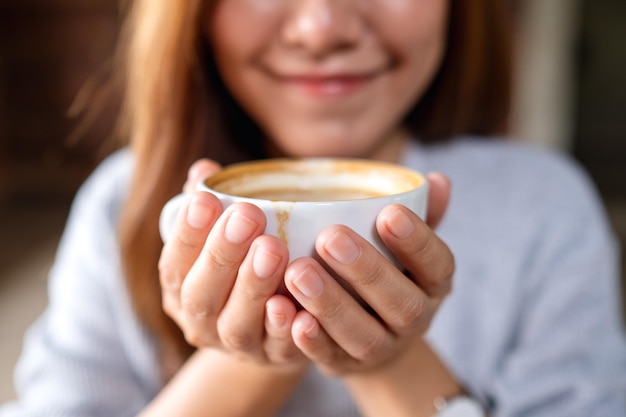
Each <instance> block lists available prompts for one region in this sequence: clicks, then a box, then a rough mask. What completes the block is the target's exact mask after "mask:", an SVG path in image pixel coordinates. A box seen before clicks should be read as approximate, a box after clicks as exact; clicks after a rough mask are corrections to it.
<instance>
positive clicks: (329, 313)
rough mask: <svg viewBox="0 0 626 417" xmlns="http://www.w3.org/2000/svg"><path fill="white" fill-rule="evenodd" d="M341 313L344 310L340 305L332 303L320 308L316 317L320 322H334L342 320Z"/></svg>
mask: <svg viewBox="0 0 626 417" xmlns="http://www.w3.org/2000/svg"><path fill="white" fill-rule="evenodd" d="M343 312H344V309H343V308H342V305H341V304H340V303H333V304H331V305H328V306H324V308H321V309H320V311H319V313H317V314H316V315H317V316H318V320H319V321H320V322H334V321H338V320H341V319H342V315H343Z"/></svg>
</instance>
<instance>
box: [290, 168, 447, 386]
mask: <svg viewBox="0 0 626 417" xmlns="http://www.w3.org/2000/svg"><path fill="white" fill-rule="evenodd" d="M428 180H429V183H430V194H429V212H428V214H427V221H426V222H425V221H423V220H422V219H420V218H419V217H418V216H416V215H415V214H414V213H412V212H411V211H410V210H408V209H406V208H405V207H403V206H399V205H392V206H389V207H386V208H385V209H384V210H383V211H382V212H381V213H380V215H379V216H378V219H377V224H376V227H377V230H378V233H379V235H380V237H381V239H382V240H383V242H384V243H385V245H386V246H387V247H388V248H389V249H390V250H391V251H392V252H393V253H394V254H395V256H396V258H397V259H398V261H399V262H400V264H401V265H402V267H403V268H404V269H403V270H401V269H398V268H397V267H396V266H395V265H394V264H393V263H391V262H390V261H388V260H387V259H386V258H385V257H384V256H383V255H382V254H381V253H380V252H378V251H377V250H376V249H375V248H374V247H373V246H372V245H371V244H369V243H368V242H367V241H366V240H365V239H364V238H362V237H361V236H359V235H358V234H356V233H355V232H353V231H352V230H350V229H349V228H347V227H345V226H339V225H337V226H332V227H330V228H328V229H326V230H324V231H323V232H322V233H321V234H320V236H319V237H318V239H317V242H316V249H317V252H318V254H319V256H320V258H321V260H314V259H312V258H301V259H298V260H296V261H294V262H293V263H292V264H291V265H290V266H289V267H288V269H287V272H286V274H285V283H286V286H287V288H288V290H289V292H290V293H291V294H292V295H293V296H294V297H295V299H296V300H297V301H298V302H299V303H300V304H301V305H302V307H303V309H302V310H301V311H300V312H298V314H297V316H296V318H295V320H294V322H293V325H292V336H293V339H294V342H295V344H296V345H297V346H298V347H299V348H300V350H301V351H302V352H304V354H305V355H306V356H308V357H309V358H310V359H311V360H312V361H313V362H315V363H316V364H317V365H318V367H319V368H320V369H321V370H322V371H324V372H326V373H329V374H333V375H349V374H354V373H359V372H364V371H370V370H374V369H376V368H379V367H382V366H385V364H387V363H390V362H392V361H394V359H396V358H400V357H402V356H403V353H404V352H406V351H407V349H408V347H409V346H414V342H415V341H416V340H417V338H421V336H422V335H423V334H424V333H425V332H426V330H427V329H428V326H429V324H430V322H431V320H432V318H433V315H434V314H435V312H436V310H437V308H438V306H439V304H440V303H441V301H442V300H443V298H444V297H445V296H446V295H447V294H448V293H449V291H450V289H451V282H452V274H453V272H454V258H453V255H452V253H451V251H450V249H449V248H448V246H447V245H446V244H445V243H444V242H443V241H442V240H441V239H439V237H438V236H437V235H436V234H435V233H434V231H433V228H434V227H435V226H436V224H437V223H438V222H439V220H440V219H441V217H442V216H443V213H444V212H445V209H446V208H447V204H448V198H449V191H450V183H449V181H448V179H447V178H446V177H445V176H443V175H440V174H430V175H429V176H428ZM342 282H343V283H344V284H347V285H342Z"/></svg>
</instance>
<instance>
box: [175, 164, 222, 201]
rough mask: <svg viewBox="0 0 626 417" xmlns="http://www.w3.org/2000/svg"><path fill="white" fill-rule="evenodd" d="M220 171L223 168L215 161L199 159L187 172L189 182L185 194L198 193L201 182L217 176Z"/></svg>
mask: <svg viewBox="0 0 626 417" xmlns="http://www.w3.org/2000/svg"><path fill="white" fill-rule="evenodd" d="M220 169H222V167H221V166H220V164H218V163H217V162H215V161H211V160H210V159H206V158H204V159H198V160H197V161H196V162H194V163H193V164H191V167H190V168H189V171H187V181H185V185H184V186H183V191H184V192H185V193H191V192H193V191H196V187H197V185H198V183H199V182H200V181H202V180H204V179H205V178H206V177H208V176H210V175H213V174H215V173H216V172H217V171H219V170H220Z"/></svg>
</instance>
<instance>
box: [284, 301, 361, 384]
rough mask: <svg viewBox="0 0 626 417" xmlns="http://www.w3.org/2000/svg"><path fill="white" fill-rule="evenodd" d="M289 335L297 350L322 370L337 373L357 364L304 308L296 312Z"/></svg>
mask: <svg viewBox="0 0 626 417" xmlns="http://www.w3.org/2000/svg"><path fill="white" fill-rule="evenodd" d="M291 337H292V339H293V343H294V344H295V345H296V346H297V348H298V349H299V351H300V352H302V353H303V354H304V355H305V356H306V357H307V358H309V359H310V360H311V361H313V362H315V364H316V365H317V366H318V368H320V369H321V370H322V371H323V372H326V373H330V374H339V373H341V371H342V370H345V369H346V368H350V367H351V366H356V365H357V364H358V361H357V360H356V359H354V358H353V357H351V356H350V355H348V354H347V353H346V351H344V350H343V349H342V348H341V347H339V345H337V343H336V342H335V341H334V340H333V339H332V338H331V337H330V336H329V335H328V333H326V331H325V330H324V329H323V328H322V326H321V325H320V323H319V322H318V321H317V319H316V318H315V317H314V316H313V315H312V314H311V313H309V312H308V311H306V310H301V311H299V312H298V313H297V314H296V316H295V318H294V320H293V324H292V326H291Z"/></svg>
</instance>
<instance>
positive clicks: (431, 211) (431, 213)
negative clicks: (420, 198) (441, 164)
mask: <svg viewBox="0 0 626 417" xmlns="http://www.w3.org/2000/svg"><path fill="white" fill-rule="evenodd" d="M426 179H427V180H428V210H427V212H426V223H427V224H428V225H429V226H430V228H431V229H435V228H436V227H437V225H438V224H439V222H440V221H441V219H442V218H443V216H444V214H445V212H446V209H447V208H448V203H449V201H450V190H451V188H452V183H451V182H450V179H449V178H448V177H447V176H446V175H444V174H441V173H438V172H431V173H428V174H427V175H426Z"/></svg>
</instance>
